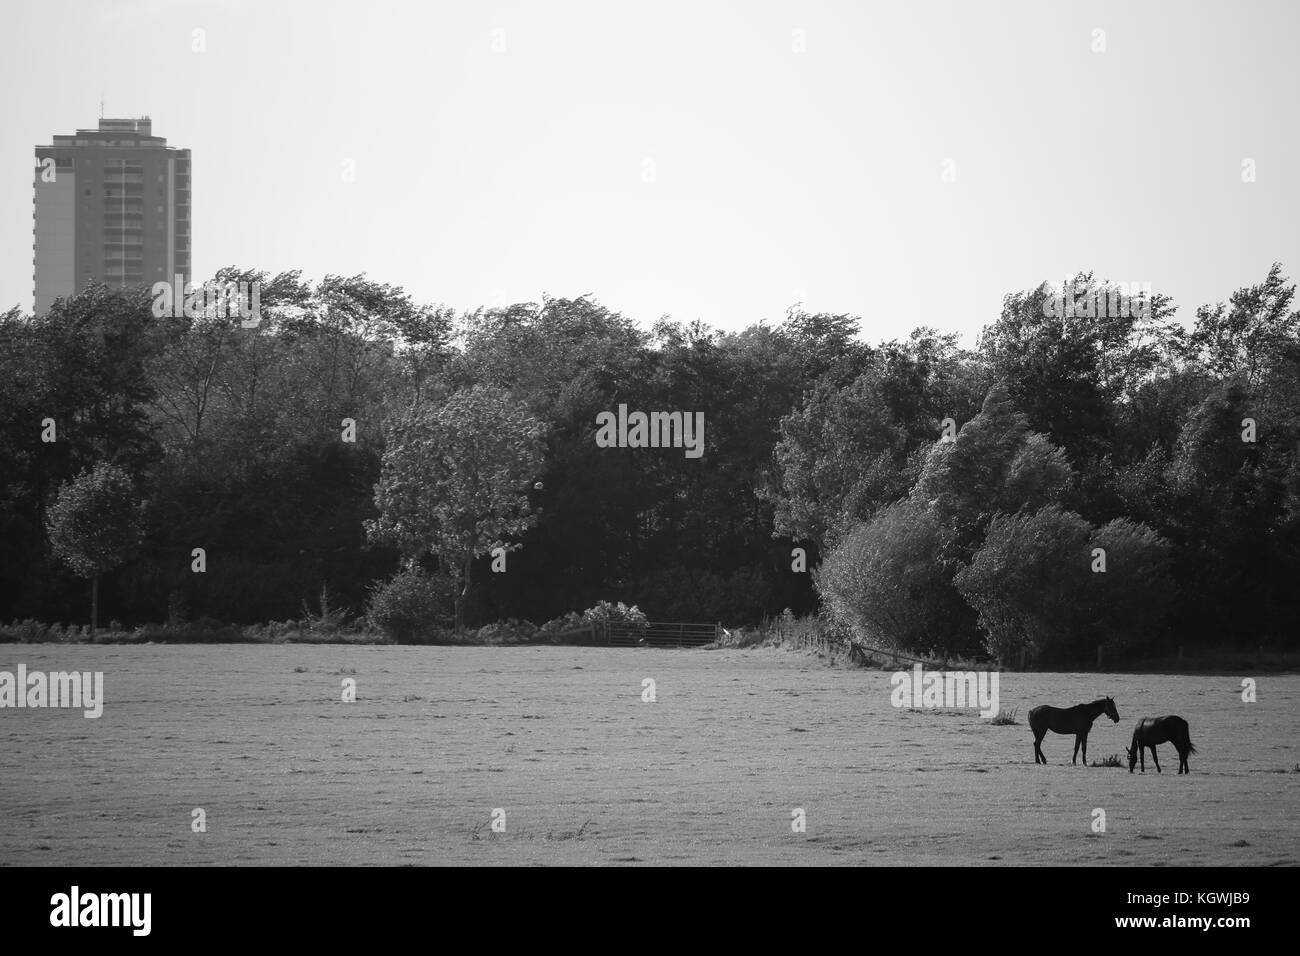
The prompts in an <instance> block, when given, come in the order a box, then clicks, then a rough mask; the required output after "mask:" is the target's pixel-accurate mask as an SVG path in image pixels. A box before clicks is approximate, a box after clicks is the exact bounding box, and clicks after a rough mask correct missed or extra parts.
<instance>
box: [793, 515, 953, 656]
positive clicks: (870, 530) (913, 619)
mask: <svg viewBox="0 0 1300 956" xmlns="http://www.w3.org/2000/svg"><path fill="white" fill-rule="evenodd" d="M942 544H943V532H942V529H941V528H940V525H939V522H938V520H937V519H936V518H935V517H934V516H933V515H932V514H931V513H930V512H929V511H927V510H926V509H925V508H924V507H922V506H920V505H917V504H914V503H912V502H898V503H896V504H893V505H890V506H889V507H887V508H883V509H881V511H880V512H879V513H877V515H876V517H875V518H873V519H872V520H871V521H869V522H867V523H865V524H860V525H858V526H857V527H856V528H854V529H853V530H852V531H850V532H849V533H848V535H846V536H845V538H844V539H843V540H842V541H841V542H840V543H839V544H838V545H836V546H835V547H834V548H833V549H831V551H830V553H828V554H827V555H826V558H825V559H824V560H823V562H822V566H821V568H820V569H819V570H818V571H817V572H816V574H815V576H814V581H815V582H816V585H817V589H818V591H819V592H821V595H822V600H823V601H824V602H825V610H826V613H827V615H828V617H829V618H830V619H831V620H832V621H833V622H834V623H836V624H838V625H841V626H843V627H845V628H847V629H848V630H849V631H850V633H852V634H854V635H855V636H857V637H859V638H860V639H862V640H865V641H868V642H870V643H875V644H882V645H884V646H886V647H890V648H894V649H897V650H906V651H914V652H915V651H927V652H928V651H929V650H931V649H932V648H937V649H938V650H940V651H941V652H945V653H967V652H969V651H971V650H973V649H974V647H975V646H976V643H977V640H978V635H977V633H976V632H975V629H974V614H972V613H971V610H970V608H969V607H967V605H966V604H965V602H964V601H963V600H962V598H961V595H960V594H958V593H957V591H956V589H955V588H954V587H953V585H952V582H951V581H950V580H949V579H948V575H947V573H946V572H945V570H944V567H943V565H942V563H941V561H940V558H939V553H940V548H941V546H942Z"/></svg>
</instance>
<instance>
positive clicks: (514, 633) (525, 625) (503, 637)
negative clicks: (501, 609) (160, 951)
mask: <svg viewBox="0 0 1300 956" xmlns="http://www.w3.org/2000/svg"><path fill="white" fill-rule="evenodd" d="M538 633H539V630H538V628H537V625H535V624H533V623H531V622H530V621H516V620H515V619H514V618H511V619H510V620H508V621H497V622H496V623H494V624H487V625H485V626H483V627H480V628H479V629H478V631H477V632H476V633H475V634H474V637H473V640H472V643H474V644H530V643H532V642H533V641H534V640H536V638H537V635H538Z"/></svg>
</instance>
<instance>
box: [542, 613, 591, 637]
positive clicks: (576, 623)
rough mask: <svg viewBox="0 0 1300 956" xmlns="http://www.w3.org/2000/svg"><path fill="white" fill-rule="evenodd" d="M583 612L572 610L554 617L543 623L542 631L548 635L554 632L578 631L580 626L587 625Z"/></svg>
mask: <svg viewBox="0 0 1300 956" xmlns="http://www.w3.org/2000/svg"><path fill="white" fill-rule="evenodd" d="M586 623H587V622H586V621H584V620H583V617H582V615H581V614H579V613H578V612H577V611H570V612H569V613H568V614H565V615H564V616H562V617H553V618H551V619H550V620H549V621H547V622H546V623H545V624H543V625H542V633H543V634H545V635H547V636H548V637H549V636H551V635H553V634H563V633H564V632H565V631H576V630H577V629H578V628H580V627H583V626H585V625H586Z"/></svg>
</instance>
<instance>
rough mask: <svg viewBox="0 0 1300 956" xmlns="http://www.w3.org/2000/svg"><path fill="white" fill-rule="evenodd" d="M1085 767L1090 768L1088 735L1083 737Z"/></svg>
mask: <svg viewBox="0 0 1300 956" xmlns="http://www.w3.org/2000/svg"><path fill="white" fill-rule="evenodd" d="M1083 765H1084V766H1085V767H1086V766H1088V735H1087V734H1084V735H1083Z"/></svg>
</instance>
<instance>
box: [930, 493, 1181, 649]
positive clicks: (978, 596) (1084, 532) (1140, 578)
mask: <svg viewBox="0 0 1300 956" xmlns="http://www.w3.org/2000/svg"><path fill="white" fill-rule="evenodd" d="M1098 547H1099V548H1103V549H1105V551H1106V571H1105V572H1104V573H1101V572H1096V573H1094V572H1093V570H1092V564H1093V560H1094V558H1093V553H1092V552H1093V548H1098ZM1167 563H1168V545H1167V544H1166V543H1165V542H1164V541H1163V539H1161V538H1160V537H1159V536H1158V535H1156V534H1155V532H1153V531H1152V530H1151V529H1150V528H1147V527H1146V526H1144V525H1138V524H1134V523H1133V522H1130V521H1126V520H1123V519H1121V520H1118V521H1112V522H1111V523H1110V524H1108V525H1106V526H1105V527H1104V528H1101V529H1094V528H1093V527H1092V526H1091V525H1090V524H1089V523H1088V522H1087V521H1085V520H1084V519H1083V518H1081V517H1080V516H1079V515H1077V514H1075V513H1074V512H1072V511H1066V510H1064V509H1063V508H1061V507H1060V506H1059V505H1049V506H1048V507H1046V508H1043V509H1042V510H1041V511H1038V512H1036V513H1034V514H1027V513H1020V514H1016V515H998V516H996V517H995V518H994V519H993V521H992V523H991V524H990V525H989V529H988V534H987V536H986V537H985V539H984V544H983V545H982V546H981V547H980V549H979V550H978V551H977V552H976V553H975V555H974V557H973V558H972V559H971V563H970V564H969V565H968V566H967V567H965V568H964V569H962V570H961V571H960V572H959V573H958V574H957V576H956V578H955V579H954V580H955V583H956V586H957V588H958V590H959V591H960V592H961V593H962V595H963V596H964V597H965V598H966V600H967V601H968V602H970V605H971V607H973V608H974V609H975V611H976V612H977V614H978V615H979V623H980V627H981V628H983V629H984V631H985V639H984V640H985V647H986V648H987V649H988V651H989V653H990V654H992V655H994V656H995V657H996V658H997V659H998V660H999V661H1001V662H1002V663H1004V664H1006V663H1011V662H1013V661H1015V660H1016V659H1017V658H1018V656H1019V654H1020V651H1021V649H1022V648H1023V649H1024V651H1025V652H1026V655H1027V656H1028V657H1029V659H1030V660H1031V661H1033V662H1034V663H1037V664H1060V663H1066V662H1070V661H1073V660H1077V659H1078V658H1080V657H1082V656H1084V655H1086V654H1088V653H1090V652H1091V650H1092V649H1093V648H1094V647H1096V646H1097V645H1098V644H1101V645H1104V646H1109V647H1114V648H1116V649H1125V650H1132V649H1136V648H1138V647H1141V646H1143V645H1144V644H1146V643H1148V642H1149V641H1150V639H1151V638H1152V637H1153V636H1154V635H1155V634H1156V633H1157V626H1158V623H1159V620H1160V618H1161V617H1162V616H1163V614H1164V611H1165V609H1166V608H1167V606H1168V600H1169V594H1170V590H1169V589H1170V582H1169V578H1168V576H1167V573H1166V571H1165V567H1166V565H1167Z"/></svg>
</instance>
